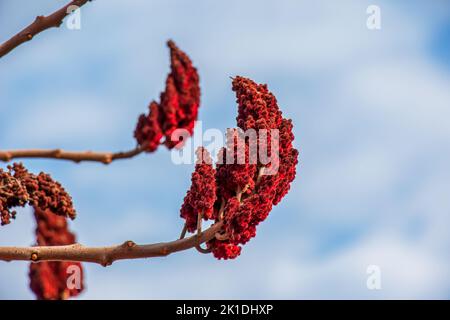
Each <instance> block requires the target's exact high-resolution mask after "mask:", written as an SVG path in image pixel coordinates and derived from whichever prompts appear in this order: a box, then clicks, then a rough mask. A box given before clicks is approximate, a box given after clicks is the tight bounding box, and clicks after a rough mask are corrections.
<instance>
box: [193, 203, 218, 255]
mask: <svg viewBox="0 0 450 320" xmlns="http://www.w3.org/2000/svg"><path fill="white" fill-rule="evenodd" d="M204 214H205V212H204V211H202V212H201V213H199V214H198V215H197V234H196V236H197V244H196V245H195V249H197V251H198V252H200V253H210V252H211V251H210V250H208V249H203V248H202V246H201V244H202V242H201V239H202V219H203V215H204ZM213 238H214V236H213Z"/></svg>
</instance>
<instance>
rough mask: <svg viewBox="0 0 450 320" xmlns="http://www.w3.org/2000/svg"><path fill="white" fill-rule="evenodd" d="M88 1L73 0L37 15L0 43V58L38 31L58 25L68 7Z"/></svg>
mask: <svg viewBox="0 0 450 320" xmlns="http://www.w3.org/2000/svg"><path fill="white" fill-rule="evenodd" d="M88 1H90V0H73V1H71V2H70V3H68V4H66V5H65V6H64V7H62V8H61V9H59V10H57V11H55V12H53V13H52V14H50V15H48V16H37V17H36V19H35V20H34V21H33V22H32V23H31V24H30V25H29V26H27V27H26V28H25V29H23V30H22V31H20V32H19V33H17V34H16V35H15V36H13V37H12V38H11V39H9V40H7V41H5V42H4V43H2V44H0V58H2V57H3V56H5V55H6V54H8V53H9V52H11V51H12V50H14V49H15V48H16V47H18V46H20V45H21V44H22V43H24V42H27V41H29V40H31V39H33V37H34V36H35V35H37V34H38V33H40V32H42V31H44V30H47V29H50V28H54V27H59V26H60V25H61V24H62V22H63V20H64V18H65V17H66V16H67V15H69V14H70V10H69V9H70V8H69V7H71V6H77V7H81V6H82V5H84V4H85V3H86V2H88Z"/></svg>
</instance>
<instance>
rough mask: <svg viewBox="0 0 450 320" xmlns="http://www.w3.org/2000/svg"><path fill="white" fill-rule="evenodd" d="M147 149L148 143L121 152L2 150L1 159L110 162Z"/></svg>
mask: <svg viewBox="0 0 450 320" xmlns="http://www.w3.org/2000/svg"><path fill="white" fill-rule="evenodd" d="M145 149H146V145H141V146H138V147H136V148H134V149H131V150H129V151H120V152H92V151H66V150H62V149H48V150H46V149H29V150H26V149H25V150H0V160H1V161H4V162H9V161H11V160H13V159H17V158H47V159H58V160H69V161H74V162H76V163H78V162H82V161H91V162H102V163H104V164H109V163H111V162H112V161H114V160H118V159H129V158H133V157H135V156H137V155H139V154H141V153H142V152H144V151H145Z"/></svg>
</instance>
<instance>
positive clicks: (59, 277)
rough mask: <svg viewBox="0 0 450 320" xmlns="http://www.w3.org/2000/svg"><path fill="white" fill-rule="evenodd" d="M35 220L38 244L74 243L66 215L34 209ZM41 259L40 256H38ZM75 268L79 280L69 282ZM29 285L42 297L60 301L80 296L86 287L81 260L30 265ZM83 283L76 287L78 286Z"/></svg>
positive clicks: (37, 295)
mask: <svg viewBox="0 0 450 320" xmlns="http://www.w3.org/2000/svg"><path fill="white" fill-rule="evenodd" d="M34 216H35V219H36V224H37V226H36V245H38V246H60V245H68V244H73V243H75V241H76V239H75V235H74V234H73V233H72V232H71V231H70V230H69V228H68V224H67V221H66V218H64V217H62V216H58V215H56V214H54V213H53V212H52V211H50V210H42V209H39V208H35V209H34ZM36 258H37V259H35V260H39V256H37V257H36ZM73 270H75V272H76V273H77V274H76V275H75V276H79V277H80V279H77V280H76V281H74V283H71V282H70V281H69V282H70V283H69V285H74V286H73V287H68V283H67V282H68V278H69V277H70V276H71V275H72V272H73ZM29 276H30V288H31V290H32V291H33V292H34V294H35V295H36V298H37V299H39V300H61V299H67V298H70V297H74V296H77V295H78V294H80V293H81V291H82V290H83V269H82V266H81V264H80V263H78V262H67V261H50V262H49V261H43V262H37V263H31V264H30V272H29ZM78 283H79V284H80V286H79V287H78V288H77V287H76V285H77V284H78Z"/></svg>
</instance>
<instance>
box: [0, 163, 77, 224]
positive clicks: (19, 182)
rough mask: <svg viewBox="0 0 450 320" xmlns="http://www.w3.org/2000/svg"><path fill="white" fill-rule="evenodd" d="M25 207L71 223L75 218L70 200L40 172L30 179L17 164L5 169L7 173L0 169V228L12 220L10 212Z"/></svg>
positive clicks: (31, 175) (23, 168)
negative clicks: (67, 219) (55, 215)
mask: <svg viewBox="0 0 450 320" xmlns="http://www.w3.org/2000/svg"><path fill="white" fill-rule="evenodd" d="M26 204H30V205H32V206H35V207H38V208H40V209H42V210H47V209H49V210H51V211H52V212H55V213H56V214H58V215H60V216H63V217H69V218H71V219H74V218H75V216H76V212H75V209H74V207H73V203H72V198H71V197H70V195H69V194H68V193H67V192H66V191H65V189H64V188H63V187H62V186H61V184H60V183H59V182H57V181H55V180H53V179H52V178H51V177H50V175H48V174H46V173H43V172H41V173H39V174H38V175H34V174H32V173H30V172H28V170H27V169H25V167H24V166H23V165H22V164H21V163H14V164H13V165H12V166H8V171H3V170H2V169H0V216H1V224H2V225H5V224H8V223H10V222H11V219H13V218H14V217H15V212H14V211H11V209H12V208H14V207H24V206H25V205H26Z"/></svg>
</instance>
